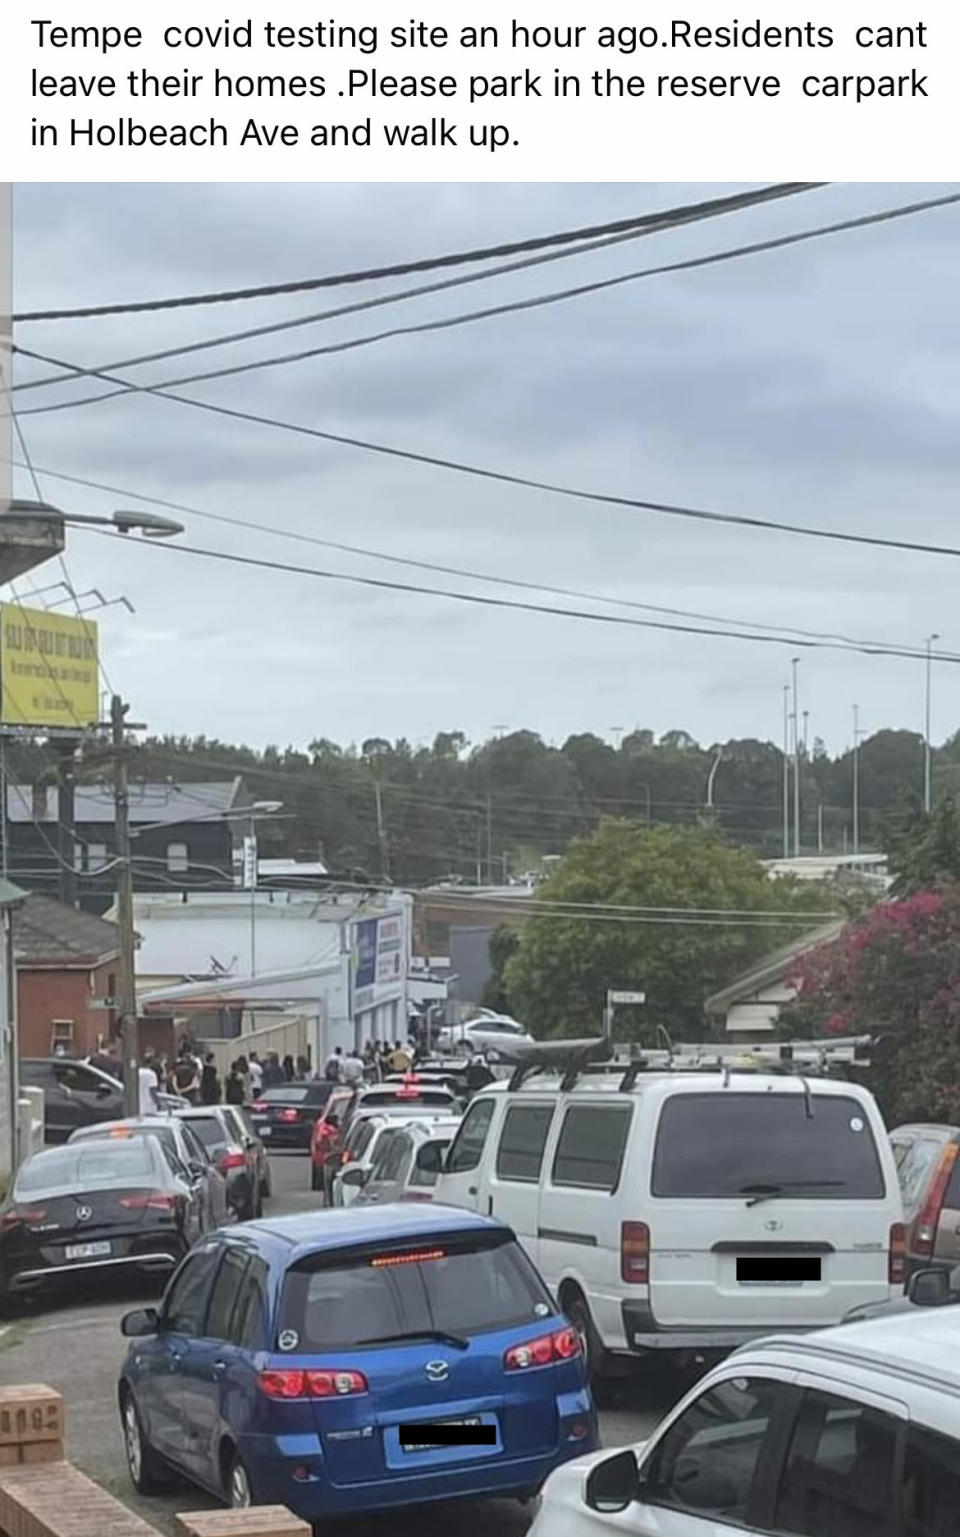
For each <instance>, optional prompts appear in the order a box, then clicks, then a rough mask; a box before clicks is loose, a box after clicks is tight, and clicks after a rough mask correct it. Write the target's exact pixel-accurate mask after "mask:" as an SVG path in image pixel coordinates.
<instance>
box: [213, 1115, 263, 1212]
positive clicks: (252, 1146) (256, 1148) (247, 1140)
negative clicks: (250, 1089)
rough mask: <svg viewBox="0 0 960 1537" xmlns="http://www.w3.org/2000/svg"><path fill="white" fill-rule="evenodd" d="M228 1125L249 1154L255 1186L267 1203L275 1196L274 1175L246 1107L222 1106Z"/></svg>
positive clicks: (248, 1160)
mask: <svg viewBox="0 0 960 1537" xmlns="http://www.w3.org/2000/svg"><path fill="white" fill-rule="evenodd" d="M220 1108H221V1110H222V1111H223V1114H224V1116H225V1118H226V1121H227V1124H228V1125H230V1126H233V1128H234V1130H235V1131H236V1133H237V1136H238V1137H239V1139H240V1142H241V1145H242V1146H243V1148H244V1149H245V1151H246V1154H247V1164H248V1166H249V1168H250V1173H251V1177H252V1179H253V1181H254V1183H255V1184H258V1185H259V1186H260V1193H261V1195H262V1197H263V1199H264V1200H265V1201H268V1200H269V1199H270V1197H271V1195H272V1194H273V1175H272V1173H271V1170H270V1158H269V1155H268V1153H267V1149H266V1147H265V1146H264V1144H263V1141H262V1140H261V1138H260V1135H259V1133H258V1132H257V1129H256V1127H255V1126H254V1124H253V1121H252V1119H251V1116H250V1112H249V1110H248V1109H247V1107H246V1106H245V1105H221V1106H220Z"/></svg>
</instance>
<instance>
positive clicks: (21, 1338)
mask: <svg viewBox="0 0 960 1537" xmlns="http://www.w3.org/2000/svg"><path fill="white" fill-rule="evenodd" d="M272 1162H273V1171H274V1181H273V1183H274V1191H275V1195H274V1199H273V1200H272V1201H271V1202H270V1204H269V1206H268V1213H274V1214H280V1213H291V1212H296V1211H304V1210H309V1209H310V1208H311V1207H315V1206H317V1205H319V1196H317V1195H314V1194H313V1193H312V1192H311V1190H310V1176H309V1163H308V1161H307V1159H306V1157H304V1156H301V1155H298V1154H287V1155H284V1154H274V1156H273V1160H272ZM149 1300H150V1298H149V1295H148V1294H145V1293H143V1292H142V1291H139V1292H131V1291H130V1290H129V1289H127V1290H123V1291H121V1290H119V1289H117V1288H116V1287H114V1288H113V1289H111V1290H110V1291H109V1293H105V1291H104V1289H103V1287H102V1286H101V1287H100V1288H93V1287H91V1288H90V1289H89V1290H87V1291H86V1292H84V1293H83V1294H77V1295H76V1296H75V1297H73V1298H72V1299H70V1300H69V1301H65V1302H63V1303H55V1304H48V1305H45V1306H44V1307H43V1308H42V1309H38V1310H37V1311H36V1312H34V1313H31V1314H30V1315H29V1316H28V1317H27V1318H26V1319H23V1320H19V1321H17V1322H16V1323H14V1324H12V1325H10V1326H8V1327H6V1329H5V1330H3V1326H0V1331H2V1332H0V1381H2V1382H4V1383H15V1382H45V1383H48V1384H49V1385H50V1386H51V1387H54V1388H56V1389H57V1390H58V1391H59V1392H61V1393H62V1394H63V1396H64V1399H65V1402H66V1406H67V1414H66V1421H67V1456H68V1457H69V1458H70V1460H71V1461H72V1462H73V1463H74V1464H75V1465H76V1466H77V1467H79V1468H82V1469H83V1470H84V1472H86V1473H89V1474H90V1476H91V1477H92V1478H95V1479H96V1480H97V1482H98V1483H100V1484H102V1485H103V1486H104V1487H105V1488H107V1489H109V1490H110V1492H111V1493H112V1494H115V1495H116V1496H117V1498H118V1499H121V1500H123V1501H124V1502H125V1503H126V1504H128V1505H130V1506H131V1507H132V1508H133V1509H135V1510H137V1511H138V1512H139V1513H140V1514H141V1515H142V1516H144V1517H145V1518H146V1520H148V1521H150V1522H152V1523H153V1524H154V1525H155V1526H156V1527H158V1528H159V1529H160V1530H161V1531H162V1532H165V1533H170V1532H172V1530H173V1516H174V1513H175V1512H176V1511H185V1510H200V1509H212V1508H214V1506H213V1502H212V1501H211V1500H210V1499H208V1497H207V1496H206V1495H204V1494H200V1493H198V1492H197V1491H196V1490H194V1489H192V1488H190V1487H189V1486H185V1487H184V1488H182V1489H178V1490H176V1491H174V1492H173V1493H171V1494H169V1495H164V1496H161V1497H157V1498H151V1499H142V1498H140V1497H139V1496H137V1495H136V1494H134V1492H133V1489H132V1487H131V1485H130V1481H129V1479H128V1477H127V1471H126V1462H125V1459H124V1454H123V1444H122V1440H121V1436H120V1426H119V1419H118V1415H117V1407H116V1384H117V1377H118V1375H119V1368H120V1363H121V1361H122V1359H123V1356H124V1353H125V1350H126V1341H125V1340H124V1339H123V1337H122V1335H121V1334H120V1330H119V1327H118V1324H119V1319H120V1317H121V1315H122V1314H123V1313H124V1312H126V1311H127V1310H128V1309H129V1308H130V1307H137V1306H142V1305H143V1304H144V1302H145V1301H149ZM671 1396H672V1393H671V1386H670V1385H669V1384H664V1385H661V1386H660V1387H659V1388H658V1389H656V1390H654V1389H652V1388H651V1387H650V1385H649V1384H643V1383H641V1382H639V1381H637V1382H629V1383H627V1384H625V1385H624V1387H623V1388H622V1390H621V1397H620V1399H619V1401H618V1404H617V1406H616V1407H615V1408H613V1409H611V1410H609V1411H607V1412H605V1413H604V1414H603V1415H601V1429H602V1435H603V1442H604V1445H605V1446H611V1447H615V1446H623V1445H625V1444H626V1443H628V1442H632V1441H640V1440H642V1439H643V1438H644V1436H646V1435H647V1434H649V1431H650V1429H651V1428H652V1426H653V1425H654V1424H656V1422H657V1420H658V1418H659V1417H660V1415H661V1414H662V1412H663V1411H664V1409H666V1408H667V1407H668V1406H669V1403H670V1400H671ZM451 1519H452V1520H453V1521H454V1522H455V1524H456V1529H457V1532H458V1537H522V1534H523V1533H524V1532H525V1531H526V1528H527V1525H528V1521H529V1516H528V1513H526V1512H525V1511H524V1510H523V1508H522V1507H521V1506H519V1505H517V1504H515V1503H513V1502H506V1501H499V1502H489V1503H485V1504H476V1503H472V1502H471V1503H469V1504H465V1505H458V1506H457V1507H456V1508H455V1510H454V1509H453V1507H450V1506H446V1507H442V1508H441V1507H436V1508H431V1509H429V1510H427V1511H424V1510H423V1509H422V1508H421V1509H419V1510H417V1511H416V1512H415V1513H414V1512H411V1514H410V1516H409V1517H407V1518H405V1517H401V1518H400V1519H398V1518H397V1516H396V1515H393V1516H390V1517H386V1516H384V1517H377V1518H369V1517H368V1518H365V1519H360V1520H356V1521H351V1522H349V1523H341V1524H339V1530H340V1531H341V1532H342V1533H343V1537H387V1534H388V1533H389V1537H441V1533H443V1534H447V1533H449V1530H450V1522H451Z"/></svg>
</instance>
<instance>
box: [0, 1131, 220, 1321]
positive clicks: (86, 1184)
mask: <svg viewBox="0 0 960 1537" xmlns="http://www.w3.org/2000/svg"><path fill="white" fill-rule="evenodd" d="M200 1231H201V1210H200V1198H199V1195H198V1192H197V1190H196V1189H195V1188H194V1187H191V1185H190V1184H189V1183H188V1181H187V1180H186V1179H185V1178H184V1177H183V1171H182V1170H181V1169H179V1168H178V1167H177V1165H176V1161H175V1160H174V1158H173V1157H172V1156H171V1155H170V1154H169V1152H168V1151H167V1149H166V1148H165V1147H164V1146H163V1144H162V1143H161V1142H160V1141H159V1140H158V1139H157V1138H156V1137H150V1136H147V1137H138V1138H136V1139H133V1138H131V1139H130V1140H128V1141H116V1142H114V1141H103V1142H101V1141H92V1142H76V1143H72V1142H71V1143H67V1144H66V1145H65V1146H62V1147H55V1148H47V1149H46V1150H45V1151H44V1152H42V1153H35V1154H34V1155H33V1157H32V1158H27V1159H26V1160H25V1161H24V1162H23V1163H22V1164H21V1166H20V1168H19V1169H18V1171H17V1174H16V1176H15V1178H14V1182H13V1187H12V1189H11V1191H10V1193H9V1195H8V1196H7V1198H6V1200H5V1201H4V1202H3V1204H2V1205H0V1304H3V1303H7V1304H9V1302H10V1301H11V1299H13V1298H15V1297H18V1296H24V1295H27V1294H30V1293H33V1292H38V1291H42V1290H44V1289H52V1288H56V1287H58V1286H60V1287H65V1286H70V1285H72V1284H73V1282H74V1281H75V1280H76V1279H77V1278H78V1277H82V1276H91V1275H96V1274H98V1273H107V1274H108V1273H111V1272H114V1273H116V1272H124V1271H125V1272H128V1273H129V1272H135V1273H139V1274H140V1275H142V1276H147V1275H156V1276H157V1277H158V1279H160V1280H165V1279H166V1277H167V1276H168V1275H169V1273H170V1271H171V1270H173V1269H174V1267H175V1266H176V1265H177V1264H179V1262H180V1260H181V1259H182V1257H183V1255H184V1254H185V1253H186V1251H187V1250H188V1249H189V1248H190V1246H191V1244H192V1243H193V1242H194V1240H195V1239H196V1238H197V1237H198V1236H199V1234H200Z"/></svg>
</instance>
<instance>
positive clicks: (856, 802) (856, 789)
mask: <svg viewBox="0 0 960 1537" xmlns="http://www.w3.org/2000/svg"><path fill="white" fill-rule="evenodd" d="M853 852H854V853H855V854H859V852H860V706H859V705H858V704H855V705H854V707H853Z"/></svg>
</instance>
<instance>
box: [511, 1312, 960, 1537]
mask: <svg viewBox="0 0 960 1537" xmlns="http://www.w3.org/2000/svg"><path fill="white" fill-rule="evenodd" d="M958 1350H960V1314H957V1313H955V1312H953V1311H952V1310H947V1311H945V1312H943V1313H932V1314H930V1313H927V1314H923V1313H918V1314H915V1315H911V1316H910V1317H909V1318H904V1317H894V1318H884V1319H879V1320H877V1322H875V1323H864V1324H855V1325H851V1326H850V1327H846V1328H842V1329H830V1330H824V1331H822V1332H819V1333H816V1334H810V1335H806V1336H805V1337H804V1338H802V1339H797V1338H796V1337H795V1336H778V1337H774V1338H772V1339H765V1340H762V1341H759V1342H757V1343H755V1344H752V1345H749V1346H747V1347H745V1348H744V1349H741V1350H738V1351H737V1352H736V1354H735V1355H733V1356H731V1357H730V1358H729V1360H727V1361H726V1362H725V1363H724V1364H723V1365H722V1366H721V1367H719V1368H717V1369H715V1370H714V1371H713V1372H711V1373H710V1374H709V1375H708V1376H707V1377H705V1378H704V1379H703V1380H702V1381H701V1382H699V1383H698V1384H697V1386H696V1387H695V1388H694V1389H693V1391H692V1392H690V1393H689V1394H688V1395H687V1396H686V1398H684V1399H683V1401H682V1402H681V1403H679V1404H678V1405H677V1406H676V1408H674V1409H673V1410H672V1411H671V1412H670V1413H669V1414H668V1415H667V1416H666V1418H665V1419H664V1420H663V1421H662V1422H661V1423H660V1425H658V1427H657V1429H656V1430H655V1431H654V1433H653V1435H652V1436H651V1438H650V1439H649V1440H648V1441H645V1442H641V1443H640V1444H639V1445H637V1446H634V1447H627V1448H626V1449H624V1450H621V1451H615V1452H611V1451H604V1452H597V1453H594V1454H592V1455H590V1456H586V1457H582V1458H578V1459H577V1460H576V1461H574V1462H570V1463H567V1464H566V1466H565V1467H563V1468H561V1469H559V1470H558V1471H557V1472H556V1473H554V1474H553V1475H552V1476H551V1477H550V1478H549V1479H548V1480H547V1483H546V1485H545V1487H544V1490H543V1498H542V1502H541V1506H540V1510H539V1512H538V1514H537V1517H536V1519H535V1521H534V1523H533V1526H532V1527H531V1529H530V1533H529V1537H610V1534H611V1533H613V1532H616V1533H618V1534H622V1537H726V1534H730V1537H734V1534H738V1537H740V1534H742V1533H743V1532H744V1531H745V1530H749V1531H750V1532H752V1533H754V1534H756V1537H761V1534H764V1533H766V1534H773V1533H798V1534H816V1537H885V1534H890V1537H893V1534H897V1537H948V1534H952V1533H954V1532H956V1530H957V1512H958V1510H960V1370H958V1367H957V1355H956V1352H957V1351H958Z"/></svg>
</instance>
